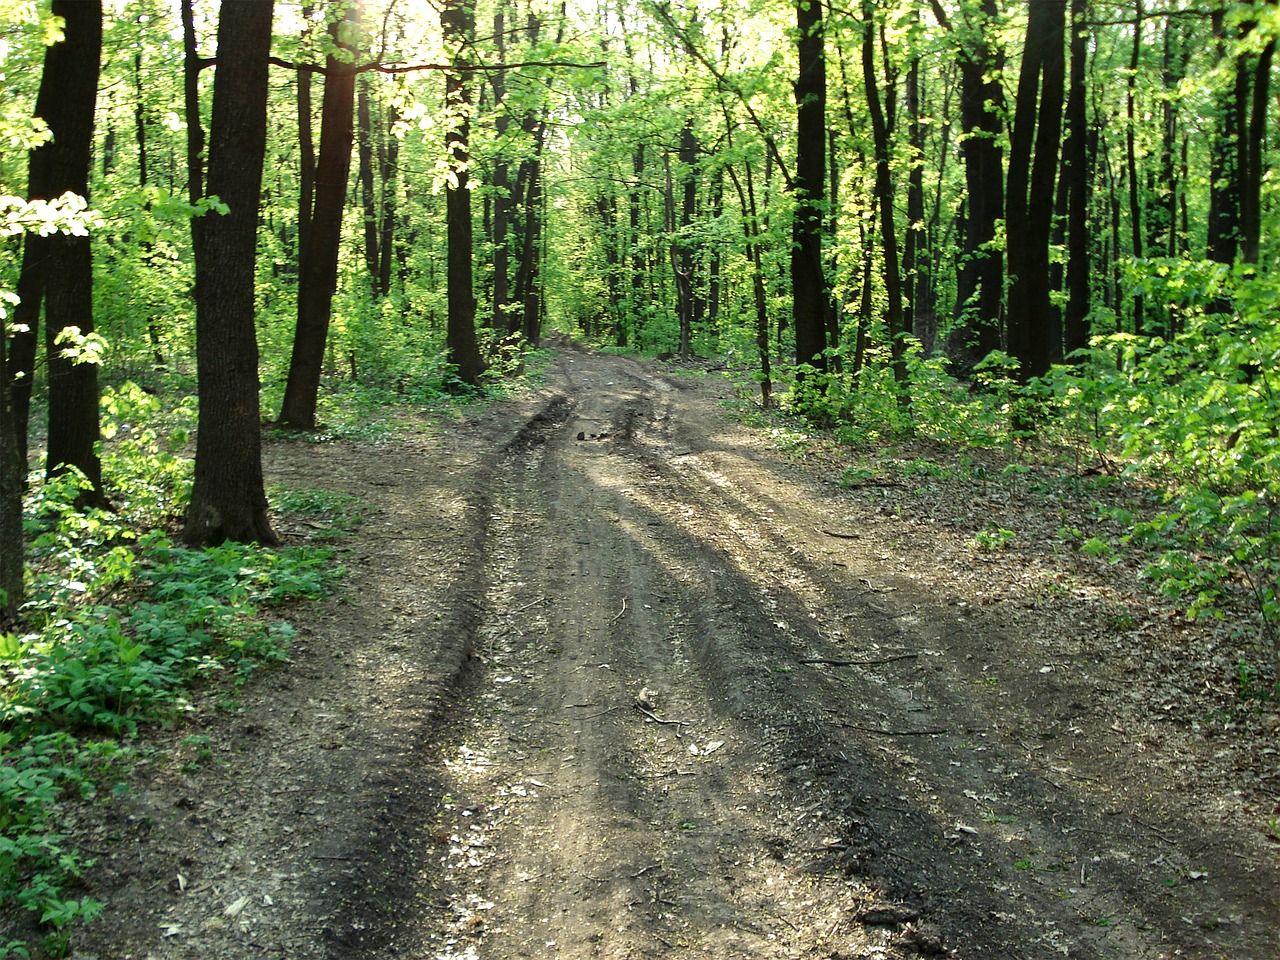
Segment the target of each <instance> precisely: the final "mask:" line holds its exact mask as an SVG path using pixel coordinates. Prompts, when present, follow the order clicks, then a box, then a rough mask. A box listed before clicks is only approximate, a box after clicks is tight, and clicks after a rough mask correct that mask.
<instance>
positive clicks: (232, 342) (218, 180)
mask: <svg viewBox="0 0 1280 960" xmlns="http://www.w3.org/2000/svg"><path fill="white" fill-rule="evenodd" d="M273 11H274V2H273V0H255V2H253V3H224V4H223V5H222V9H221V13H220V15H219V18H218V66H217V74H216V77H215V79H214V85H213V113H212V119H211V122H210V132H209V170H208V189H209V193H210V194H211V195H213V196H216V197H218V198H219V200H220V201H221V202H222V203H223V204H225V205H226V208H227V212H226V213H225V214H223V215H221V216H219V215H217V214H213V213H211V214H210V215H209V216H207V217H204V218H201V219H200V220H198V221H197V226H196V230H195V233H194V240H195V256H196V372H197V376H198V378H199V389H200V412H199V417H198V422H197V426H198V431H197V434H196V462H195V483H194V485H193V487H192V490H191V505H190V508H189V509H188V512H187V520H186V526H185V528H184V530H183V539H184V540H185V541H186V542H187V543H188V544H191V545H195V546H198V545H204V544H212V543H221V542H222V541H225V540H240V541H248V542H261V543H274V542H275V539H276V538H275V534H274V532H273V531H272V529H271V524H270V522H269V520H268V517H267V498H266V492H265V489H264V486H263V479H262V437H261V425H260V419H261V418H260V402H259V396H258V341H257V335H256V332H255V328H254V279H255V275H254V274H255V262H256V257H257V229H258V207H259V202H260V197H261V189H262V163H263V157H264V156H265V153H266V142H267V57H268V54H269V53H270V50H271V24H272V14H273Z"/></svg>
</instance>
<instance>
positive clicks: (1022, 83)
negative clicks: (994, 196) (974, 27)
mask: <svg viewBox="0 0 1280 960" xmlns="http://www.w3.org/2000/svg"><path fill="white" fill-rule="evenodd" d="M1065 6H1066V0H1037V2H1036V3H1033V4H1031V6H1030V12H1029V14H1028V17H1027V40H1026V47H1025V48H1024V52H1023V59H1022V72H1021V74H1020V75H1019V77H1018V92H1017V101H1016V104H1015V112H1014V120H1013V134H1012V136H1011V138H1010V141H1009V174H1008V176H1009V179H1008V187H1007V190H1006V197H1007V199H1006V205H1007V210H1006V217H1005V229H1006V232H1007V236H1008V245H1009V274H1010V286H1009V318H1008V322H1009V353H1010V354H1011V355H1012V356H1013V358H1014V359H1015V360H1017V361H1018V369H1019V377H1020V379H1021V381H1022V382H1024V383H1025V382H1026V381H1028V380H1030V379H1031V378H1033V377H1040V376H1043V375H1044V374H1046V373H1048V372H1049V365H1050V362H1051V361H1050V357H1051V343H1050V339H1051V338H1050V335H1049V329H1050V328H1049V324H1048V317H1049V310H1050V299H1049V234H1050V229H1051V227H1052V223H1053V200H1054V189H1053V188H1054V180H1055V177H1056V172H1057V166H1058V146H1059V138H1060V135H1061V132H1062V90H1063V83H1064V79H1065V78H1064V76H1063V75H1064V73H1065V57H1064V54H1063V31H1064V29H1065ZM1033 145H1034V151H1033Z"/></svg>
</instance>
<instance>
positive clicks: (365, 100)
mask: <svg viewBox="0 0 1280 960" xmlns="http://www.w3.org/2000/svg"><path fill="white" fill-rule="evenodd" d="M356 96H357V100H358V103H357V108H356V115H357V118H358V120H357V129H358V131H359V133H358V140H359V147H358V150H357V153H358V154H359V159H360V164H359V168H360V173H359V176H360V201H361V207H362V208H363V210H364V265H365V270H367V271H368V273H369V289H370V290H371V291H372V293H373V296H374V299H375V300H376V299H377V298H378V297H379V296H381V294H382V288H381V287H380V286H379V283H378V277H379V269H380V267H379V263H380V259H381V258H380V257H379V255H378V240H379V232H378V198H377V195H376V194H375V193H374V189H373V118H372V116H371V111H370V108H369V82H368V78H367V77H366V78H365V80H364V81H363V82H362V83H360V85H359V89H358V91H357V94H356Z"/></svg>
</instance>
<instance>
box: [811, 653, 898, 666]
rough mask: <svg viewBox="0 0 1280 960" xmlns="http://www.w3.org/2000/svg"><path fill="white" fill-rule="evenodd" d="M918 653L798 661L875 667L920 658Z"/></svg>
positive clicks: (828, 664)
mask: <svg viewBox="0 0 1280 960" xmlns="http://www.w3.org/2000/svg"><path fill="white" fill-rule="evenodd" d="M919 656H920V654H918V653H900V654H898V655H897V656H894V657H882V658H880V659H879V660H829V659H827V658H826V657H810V658H807V659H804V660H798V661H796V662H797V663H817V664H822V665H823V666H827V667H875V666H879V665H880V664H882V663H896V662H897V661H899V660H915V659H918V658H919Z"/></svg>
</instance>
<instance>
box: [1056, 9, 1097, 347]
mask: <svg viewBox="0 0 1280 960" xmlns="http://www.w3.org/2000/svg"><path fill="white" fill-rule="evenodd" d="M1086 13H1087V0H1071V40H1070V46H1071V81H1070V84H1069V85H1068V90H1067V106H1066V111H1067V115H1066V121H1067V128H1068V129H1067V139H1066V141H1065V142H1064V143H1063V145H1062V179H1063V186H1064V188H1065V189H1066V191H1067V304H1066V308H1065V311H1064V313H1063V318H1062V327H1063V331H1062V332H1063V353H1064V354H1065V356H1066V357H1067V358H1068V359H1070V357H1071V355H1072V353H1074V352H1075V351H1077V350H1083V349H1084V348H1085V347H1087V346H1088V345H1089V322H1088V316H1089V309H1090V302H1089V301H1090V298H1091V296H1092V293H1091V290H1090V275H1089V271H1090V269H1091V266H1090V263H1089V252H1090V236H1089V184H1090V182H1091V180H1092V178H1091V177H1090V171H1089V150H1088V117H1087V115H1086V113H1085V98H1086V96H1087V94H1088V91H1087V90H1086V89H1085V76H1086V70H1085V68H1086V62H1085V58H1086V57H1087V56H1088V49H1089V41H1088V37H1087V35H1086V34H1085V32H1084V31H1085V23H1084V21H1085V15H1086Z"/></svg>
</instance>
